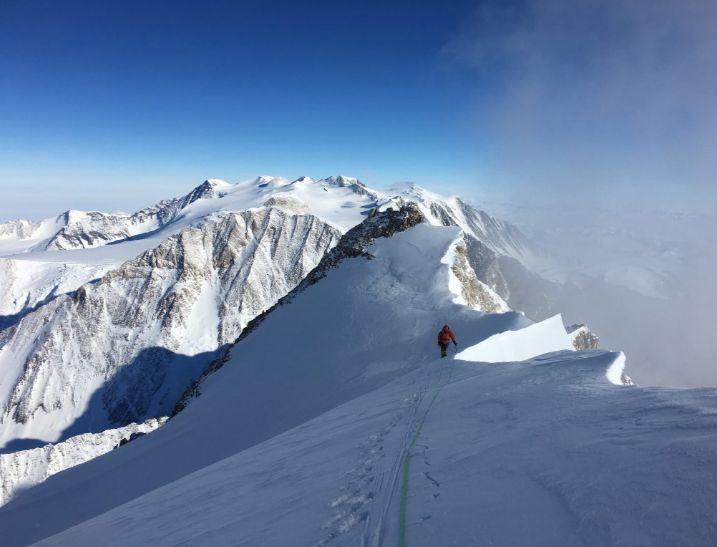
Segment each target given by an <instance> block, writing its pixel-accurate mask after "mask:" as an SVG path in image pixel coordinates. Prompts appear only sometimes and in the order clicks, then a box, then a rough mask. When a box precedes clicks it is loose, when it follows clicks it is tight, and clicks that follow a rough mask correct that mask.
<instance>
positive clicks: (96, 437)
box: [0, 418, 166, 506]
mask: <svg viewBox="0 0 717 547" xmlns="http://www.w3.org/2000/svg"><path fill="white" fill-rule="evenodd" d="M164 422H166V418H160V419H154V418H152V419H150V420H147V421H146V422H144V423H141V424H129V425H127V426H125V427H120V428H117V429H108V430H106V431H103V432H101V433H85V434H84V435H77V436H76V437H70V438H69V439H67V440H66V441H63V442H61V443H57V444H51V443H50V444H46V445H44V446H42V447H40V448H33V449H31V450H23V451H21V452H15V453H13V454H0V506H1V505H5V504H6V503H7V502H8V501H10V499H11V498H12V497H13V495H14V494H15V492H18V491H21V490H25V489H27V488H30V487H32V486H35V485H36V484H40V483H41V482H43V481H44V480H46V479H47V478H48V477H51V476H52V475H54V474H55V473H59V472H60V471H64V470H65V469H69V468H70V467H74V466H76V465H80V464H81V463H84V462H86V461H88V460H91V459H92V458H96V457H97V456H101V455H102V454H105V453H107V452H109V451H110V450H112V449H114V448H116V447H117V446H118V445H119V444H120V443H122V442H123V441H125V442H126V441H128V440H130V438H135V437H137V436H138V435H142V434H147V433H149V432H151V431H154V430H155V429H157V428H158V427H159V426H161V425H162V424H163V423H164Z"/></svg>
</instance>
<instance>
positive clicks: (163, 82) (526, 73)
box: [0, 0, 714, 219]
mask: <svg viewBox="0 0 717 547" xmlns="http://www.w3.org/2000/svg"><path fill="white" fill-rule="evenodd" d="M657 3H658V4H660V2H657ZM687 4H690V0H687ZM585 5H587V8H585V9H573V8H570V7H569V6H570V3H569V2H567V0H566V1H565V2H561V1H558V0H546V1H545V2H537V1H530V0H526V1H523V2H515V3H508V2H498V1H493V2H415V1H414V2H409V1H405V2H396V1H386V2H361V3H358V2H341V1H333V2H323V1H322V2H306V3H304V2H271V3H266V2H229V1H227V2H223V1H214V2H211V1H210V2H202V3H199V2H181V1H174V2H162V1H154V2H135V1H126V2H94V1H83V2H80V1H73V0H67V1H63V2H54V1H33V0H10V1H8V0H3V1H1V2H0V51H2V52H3V53H2V55H0V120H2V122H0V219H7V218H14V217H29V218H38V217H41V216H47V215H50V214H53V213H55V212H59V211H61V210H63V209H67V208H69V207H73V208H85V209H93V208H96V209H103V210H113V209H126V210H131V209H135V208H137V207H140V206H143V205H147V204H150V203H152V202H154V201H156V200H157V199H160V198H164V197H169V196H173V195H179V194H182V193H184V192H186V191H188V190H189V189H190V188H191V187H193V186H195V185H196V184H198V183H200V182H201V181H202V180H203V179H205V178H208V177H219V178H224V179H227V180H239V179H242V178H248V177H251V176H254V175H257V174H276V175H282V176H287V177H295V176H299V175H302V174H308V175H311V176H315V177H320V176H328V175H330V174H348V175H353V176H358V177H359V178H361V179H362V180H365V181H366V182H367V183H369V184H372V185H375V186H381V185H385V184H390V183H392V182H397V181H405V180H411V181H415V182H417V183H419V184H422V185H425V186H427V187H430V188H432V189H434V190H437V191H442V192H454V193H455V192H457V193H462V194H465V195H467V196H469V197H471V198H474V199H477V198H483V197H491V198H496V199H523V198H526V196H535V195H539V196H541V197H542V198H543V199H544V200H548V201H550V200H553V201H555V200H561V199H566V196H568V195H570V194H571V193H572V194H574V191H572V189H573V188H574V187H575V186H576V183H575V181H576V180H577V181H579V183H580V184H582V185H583V186H586V187H590V188H593V189H595V188H597V189H600V192H598V194H599V195H601V196H604V195H606V193H607V195H610V196H615V198H614V199H615V200H616V201H629V200H631V199H633V200H634V199H636V198H638V197H639V196H644V194H645V190H646V189H651V195H652V196H653V197H654V199H653V200H651V203H650V205H653V204H654V205H656V206H665V205H670V204H673V205H680V206H681V205H690V204H692V203H693V202H692V201H691V200H690V199H687V197H685V196H688V195H691V194H692V193H693V192H694V193H697V192H698V191H702V190H703V188H709V187H710V186H709V182H710V179H709V176H711V174H712V173H713V172H714V171H711V169H712V167H714V165H713V163H712V162H711V160H710V159H709V157H710V152H711V150H710V147H709V146H708V145H705V143H710V142H711V141H710V140H709V139H710V138H711V137H712V136H713V133H712V129H713V124H712V121H713V118H712V114H713V112H712V110H711V107H712V102H711V99H709V98H708V97H709V93H708V91H712V89H711V88H710V86H711V85H712V84H713V83H714V81H713V80H712V75H713V74H714V70H713V69H708V70H707V74H706V75H705V66H707V61H706V59H707V55H704V58H702V57H700V56H699V54H700V53H708V52H709V51H711V50H710V49H709V47H707V46H710V47H711V45H712V42H710V38H709V36H711V34H712V33H711V30H710V28H711V27H709V25H708V24H706V23H705V24H704V25H703V24H702V23H700V20H705V21H707V22H709V21H711V19H709V17H711V16H712V15H714V12H713V11H711V10H710V9H709V8H704V9H706V10H707V11H704V9H703V10H702V11H699V10H698V9H695V10H693V11H692V12H690V13H688V14H687V16H680V17H675V13H674V10H675V9H676V8H675V6H676V5H677V4H675V3H674V2H664V6H665V9H664V10H663V11H660V10H654V9H652V10H651V11H650V8H649V6H650V5H651V4H650V3H649V2H645V1H643V0H636V2H635V3H634V4H632V5H634V6H637V7H636V8H635V10H637V11H635V10H625V9H624V8H622V7H621V5H622V4H621V3H620V2H616V1H612V0H607V1H606V2H594V1H592V0H587V1H586V2H585ZM695 5H696V6H697V8H699V7H701V6H702V3H700V2H696V3H695ZM706 5H707V4H705V6H706ZM588 8H589V9H588ZM596 10H597V12H598V15H599V17H595V11H596ZM639 10H643V11H642V12H641V11H639ZM647 11H650V12H649V13H648V14H647V15H648V17H647V18H645V17H643V15H645V13H646V12H647ZM683 11H685V10H681V12H683ZM688 11H689V10H688ZM581 25H583V26H585V29H583V30H586V32H587V34H588V35H591V36H592V39H589V40H586V39H585V34H583V35H580V34H576V33H571V32H567V31H564V30H558V31H556V26H557V27H559V29H563V28H577V29H581ZM695 25H697V27H696V26H695ZM703 27H704V28H703ZM655 29H657V30H658V31H660V32H662V31H664V32H667V33H669V32H672V33H673V34H675V35H676V36H677V40H676V41H674V42H673V43H676V44H677V46H676V51H675V52H673V53H672V55H673V57H674V59H672V60H670V59H667V60H663V59H660V60H658V61H654V60H652V57H649V58H647V59H646V60H643V59H641V58H639V56H638V58H637V60H636V59H635V57H636V56H635V55H634V53H635V52H641V51H643V50H644V49H645V48H648V49H649V50H651V48H652V49H655V48H659V47H660V44H661V43H660V41H659V39H658V38H659V36H662V34H659V36H658V38H654V37H653V35H654V34H655ZM700 32H702V34H700ZM696 33H697V36H698V39H699V40H702V41H696V42H695V43H692V42H690V43H684V44H683V42H685V39H684V38H683V36H682V35H683V34H684V35H685V36H686V35H687V34H689V35H690V36H694V35H695V34H696ZM653 38H654V39H653ZM693 41H694V40H693ZM615 44H617V46H616V45H615ZM606 56H607V58H608V59H611V60H612V64H611V63H607V64H605V63H604V62H603V59H604V58H605V57H606ZM710 63H711V61H710ZM711 64H714V63H711ZM685 65H688V68H687V69H685V68H684V67H685ZM703 65H705V66H703ZM635 68H636V69H637V72H638V73H639V74H640V76H639V77H638V78H636V79H635V78H632V77H626V76H624V74H625V73H629V72H630V70H632V69H635ZM633 72H635V71H633ZM665 72H667V74H668V77H669V76H673V77H674V76H678V77H680V78H681V80H682V81H683V86H682V87H681V88H679V89H676V90H674V95H675V96H677V97H679V96H683V97H684V96H685V92H686V91H687V92H689V91H693V90H696V89H697V90H702V91H704V93H694V94H692V95H690V94H689V93H688V95H689V96H688V97H687V99H689V101H687V100H685V101H684V102H682V101H680V100H679V99H677V100H675V97H673V95H672V94H671V92H672V89H670V90H668V92H666V91H665V90H660V91H656V90H655V89H652V88H650V86H649V85H648V84H650V83H654V84H655V87H656V86H658V85H659V87H661V88H662V87H664V85H661V84H662V83H664V81H669V79H668V80H664V81H663V80H660V79H659V78H660V77H661V76H660V75H661V74H664V73H665ZM606 74H607V75H608V76H609V78H607V79H605V78H604V76H605V75H606ZM615 74H616V75H617V76H619V78H617V81H616V78H615V77H613V76H614V75H615ZM620 78H622V80H621V79H620ZM690 78H693V79H695V81H692V80H691V79H690ZM705 78H706V81H705ZM576 82H577V83H576ZM601 82H603V83H601ZM672 87H674V86H672ZM653 95H654V96H653ZM615 97H621V98H624V103H623V102H622V99H620V100H617V101H616V100H615ZM596 100H597V101H598V103H599V104H601V105H602V106H601V109H600V111H599V112H598V113H597V114H594V113H591V114H590V115H586V112H587V111H591V110H592V106H594V105H595V101H596ZM645 105H647V106H645ZM690 105H691V106H690ZM706 109H707V110H709V112H708V113H707V114H708V115H705V111H706ZM636 111H637V112H636ZM665 112H667V114H668V115H667V116H666V118H668V122H669V123H667V122H665V123H664V124H663V123H661V121H660V120H662V118H661V116H662V115H663V114H664V113H665ZM656 113H657V115H655V114H656ZM656 119H657V120H658V121H660V122H659V123H657V122H655V120H656ZM705 120H707V121H705ZM693 125H695V126H697V127H696V128H693V127H692V126H693ZM693 129H694V132H693V133H692V132H691V131H692V130H693ZM688 134H689V136H690V137H691V138H687V137H686V136H685V135H688ZM646 136H647V137H648V138H646ZM703 148H704V151H703V150H702V149H703ZM695 150H698V151H699V152H700V153H699V154H696V153H695ZM666 152H668V153H666ZM667 156H670V158H671V159H670V161H668V162H667V163H665V162H664V161H656V158H657V159H659V158H664V157H667ZM673 156H674V157H673ZM606 166H607V167H606ZM686 166H692V168H693V171H694V172H692V171H689V170H688V169H687V168H686ZM705 181H707V182H705ZM678 196H682V198H684V199H676V197H678ZM652 202H654V203H652ZM683 202H684V203H683Z"/></svg>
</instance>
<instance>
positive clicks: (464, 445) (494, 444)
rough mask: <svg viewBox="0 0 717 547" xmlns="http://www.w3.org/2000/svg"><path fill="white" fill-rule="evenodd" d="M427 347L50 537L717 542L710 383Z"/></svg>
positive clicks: (83, 540) (606, 362)
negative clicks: (387, 371)
mask: <svg viewBox="0 0 717 547" xmlns="http://www.w3.org/2000/svg"><path fill="white" fill-rule="evenodd" d="M615 359H616V354H614V353H609V352H603V351H589V352H579V353H574V352H570V353H557V354H551V355H548V356H544V357H542V358H538V359H534V360H531V361H528V362H524V363H516V364H505V365H502V366H484V365H480V364H475V363H470V362H464V361H453V362H449V363H447V362H441V361H432V362H426V363H423V364H422V365H420V366H419V367H418V368H417V369H416V370H414V371H412V372H411V373H409V374H407V375H405V376H403V377H401V378H399V379H397V380H395V381H394V382H392V383H390V384H388V385H386V386H384V387H382V388H380V389H378V390H375V391H373V392H371V393H368V394H366V395H364V396H362V397H360V398H358V399H355V400H353V401H351V402H348V403H346V404H344V405H342V406H340V407H337V408H335V409H333V410H331V411H329V412H327V413H325V414H323V415H321V416H319V417H317V418H316V419H314V420H312V421H310V422H308V423H305V424H303V425H301V426H300V427H297V428H294V429H291V430H289V431H287V432H285V433H283V434H281V435H279V436H277V437H274V438H272V439H270V440H267V441H265V442H264V443H261V444H258V445H256V446H254V447H252V448H249V449H247V450H245V451H243V452H240V453H238V454H236V455H234V456H231V457H229V458H227V459H225V460H222V461H220V462H217V463H215V464H213V465H211V466H208V467H206V468H204V469H201V470H199V471H197V472H195V473H193V474H191V475H188V476H186V477H184V478H182V479H181V480H178V481H176V482H173V483H171V484H169V485H167V486H164V487H163V488H160V489H157V490H155V491H153V492H151V493H148V494H146V495H145V496H142V497H140V498H137V499H134V500H132V501H130V502H128V503H126V504H124V505H122V506H120V507H117V508H115V509H113V510H111V511H109V512H107V513H104V514H102V515H99V516H97V517H96V518H93V519H91V520H89V521H86V522H84V523H82V524H80V525H78V526H76V527H74V528H71V529H69V530H67V531H65V532H63V533H60V534H58V535H55V536H53V537H51V538H49V539H47V540H46V541H44V542H40V543H39V544H38V545H53V546H65V545H67V546H76V545H93V544H102V545H108V546H120V545H158V546H164V545H177V544H189V545H237V546H239V545H241V546H254V545H262V546H267V547H271V546H285V545H297V546H299V545H301V546H303V545H306V546H310V545H313V546H316V545H403V544H404V543H405V545H418V546H426V547H435V546H436V545H460V546H480V545H534V546H551V547H552V546H555V545H587V546H593V545H595V546H607V545H697V546H702V545H704V546H708V545H713V542H714V537H715V533H717V518H716V517H715V516H714V512H713V501H714V499H715V494H717V485H715V484H714V481H712V480H711V477H712V474H713V472H714V469H715V465H717V430H716V428H715V427H714V419H715V416H717V399H716V398H715V396H714V392H713V391H707V390H691V391H690V390H664V389H650V388H635V387H618V386H615V385H613V384H611V383H610V382H608V381H607V379H606V377H605V371H606V369H607V368H609V366H610V365H611V364H612V363H613V362H614V360H615Z"/></svg>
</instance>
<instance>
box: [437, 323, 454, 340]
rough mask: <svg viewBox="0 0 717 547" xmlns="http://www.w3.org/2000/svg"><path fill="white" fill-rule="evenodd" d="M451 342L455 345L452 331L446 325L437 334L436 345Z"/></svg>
mask: <svg viewBox="0 0 717 547" xmlns="http://www.w3.org/2000/svg"><path fill="white" fill-rule="evenodd" d="M451 341H452V342H453V343H454V344H455V342H456V337H455V335H454V334H453V331H452V330H451V329H450V328H449V327H448V325H446V326H445V327H443V328H442V329H441V331H440V332H439V333H438V344H440V345H443V344H445V345H448V344H450V343H451Z"/></svg>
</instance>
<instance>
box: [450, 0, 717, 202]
mask: <svg viewBox="0 0 717 547" xmlns="http://www.w3.org/2000/svg"><path fill="white" fill-rule="evenodd" d="M716 24H717V4H715V3H714V2H711V1H709V0H658V1H653V0H633V1H630V2H624V1H623V0H586V1H582V2H573V1H571V0H523V1H522V2H519V3H518V5H516V4H514V3H505V2H498V1H496V0H494V1H492V2H488V3H487V4H484V5H483V6H482V7H481V8H480V9H479V10H478V11H477V13H476V15H475V17H474V18H473V20H472V21H470V22H469V23H468V24H466V25H465V26H464V28H463V30H462V31H461V32H460V33H458V34H457V35H456V36H454V38H453V39H452V40H451V41H450V42H449V43H448V44H446V45H445V47H444V49H443V53H444V55H445V56H446V57H447V58H448V59H449V60H451V61H455V62H458V63H459V64H461V65H468V66H469V68H470V69H472V70H473V69H474V70H475V79H476V82H475V83H476V84H477V85H476V103H475V105H474V106H475V107H476V117H477V119H476V121H475V123H476V126H477V127H479V128H480V131H481V141H482V142H488V143H491V144H490V146H492V147H494V149H492V150H489V151H488V152H489V153H488V154H485V153H484V154H482V155H484V156H487V157H491V158H494V159H495V161H497V162H498V164H497V165H496V166H495V167H496V168H497V169H496V171H497V172H496V173H493V175H494V176H495V177H496V178H497V179H498V180H500V179H504V180H505V179H507V181H513V182H515V183H516V184H517V187H516V188H515V190H516V192H518V193H519V195H521V196H522V195H523V194H525V191H526V190H528V189H530V190H536V189H537V190H539V193H540V194H541V197H542V198H547V199H551V198H557V197H560V198H562V199H563V200H565V199H566V198H565V196H566V194H565V191H566V190H569V191H570V194H568V195H569V197H568V199H573V200H575V201H576V202H578V203H579V202H580V201H581V200H583V199H585V198H586V196H587V197H588V199H590V200H595V199H604V200H605V203H614V200H615V198H618V200H619V201H622V200H633V201H637V202H639V203H641V204H642V203H645V202H652V203H659V204H669V205H670V206H674V205H676V204H678V205H686V206H699V207H701V208H709V209H711V210H712V211H714V209H715V205H716V204H717V187H716V186H715V185H714V181H713V174H714V173H715V171H716V170H717V156H715V154H714V151H713V148H714V139H715V134H716V133H717V95H716V94H715V93H714V89H715V86H717V65H715V63H714V58H715V55H716V54H717V34H715V33H714V28H715V25H716ZM486 130H487V131H488V132H489V134H488V135H486V134H485V133H484V132H485V131H486ZM484 152H485V151H484ZM517 181H520V182H517ZM686 190H687V191H686Z"/></svg>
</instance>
